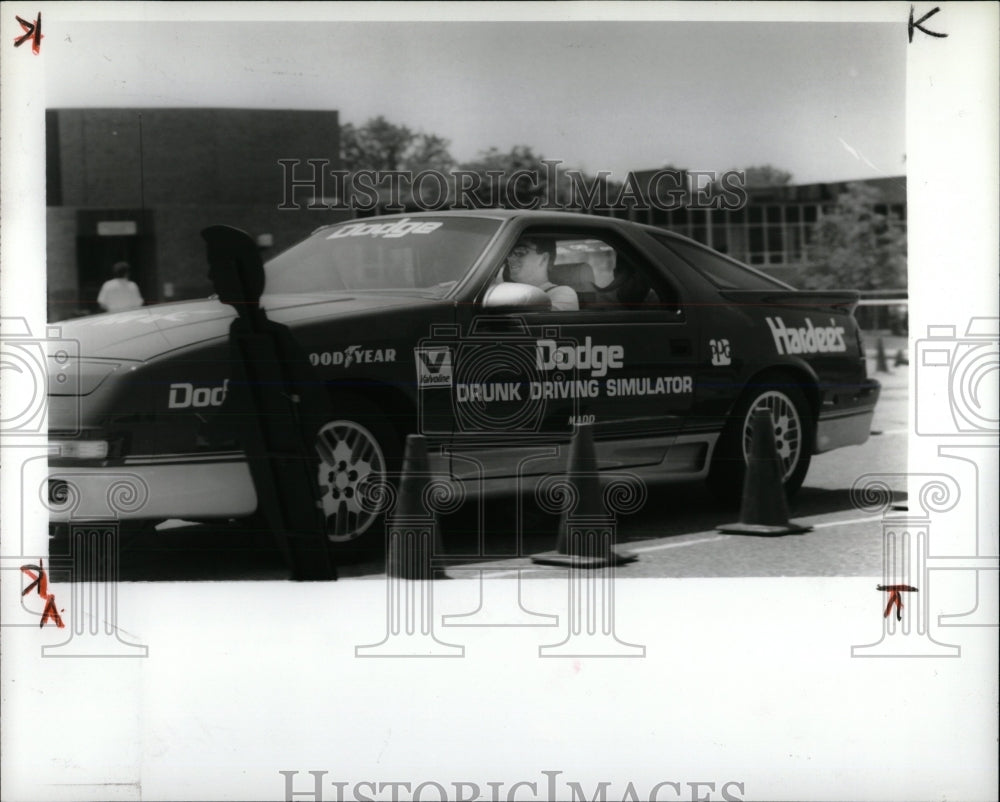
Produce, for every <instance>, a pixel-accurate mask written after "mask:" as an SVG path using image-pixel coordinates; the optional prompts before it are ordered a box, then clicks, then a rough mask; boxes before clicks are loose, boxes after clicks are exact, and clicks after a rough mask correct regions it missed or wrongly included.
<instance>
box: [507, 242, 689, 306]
mask: <svg viewBox="0 0 1000 802" xmlns="http://www.w3.org/2000/svg"><path fill="white" fill-rule="evenodd" d="M542 237H546V238H547V239H548V241H549V242H550V243H551V245H550V246H549V252H550V254H552V255H553V259H552V261H551V264H550V265H549V268H548V281H549V282H550V283H551V284H554V285H556V287H557V288H558V289H556V290H550V294H552V293H553V292H564V291H565V288H569V289H570V290H572V291H573V293H575V295H576V298H577V300H578V305H579V309H580V310H588V311H589V310H609V311H610V310H623V309H637V310H641V309H645V310H656V309H662V308H664V307H669V308H676V306H677V303H678V297H677V294H676V292H674V291H672V288H670V287H669V286H668V285H666V284H665V283H664V282H662V280H661V281H654V280H653V278H652V276H651V275H650V271H649V269H648V268H644V267H643V266H641V262H640V260H639V259H638V258H637V257H635V256H633V255H631V254H630V253H629V252H628V251H626V249H625V248H623V247H622V246H621V245H619V244H617V243H616V242H615V241H614V240H612V239H611V238H605V237H595V236H593V235H587V234H583V233H575V232H573V233H570V232H563V233H554V232H552V233H548V232H547V233H545V234H542V233H539V234H534V233H533V232H531V231H529V232H526V233H525V235H524V237H523V239H527V240H529V241H530V240H533V239H541V238H542ZM502 277H503V280H505V281H510V280H513V279H512V276H511V274H510V271H509V270H508V269H507V268H506V266H505V267H504V270H503V272H502Z"/></svg>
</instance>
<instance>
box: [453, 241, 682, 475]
mask: <svg viewBox="0 0 1000 802" xmlns="http://www.w3.org/2000/svg"><path fill="white" fill-rule="evenodd" d="M524 240H534V241H538V242H542V243H547V247H549V248H551V254H552V256H553V258H552V260H551V264H550V265H549V270H548V279H549V284H550V285H555V287H558V288H560V289H559V290H556V291H555V292H550V295H555V296H556V297H559V298H562V297H564V295H565V292H564V289H563V288H565V287H569V288H571V289H572V290H573V291H574V293H575V295H576V298H577V308H575V309H571V308H570V309H549V310H546V311H530V312H521V313H511V314H505V315H491V314H489V313H488V310H484V309H482V308H480V307H477V306H473V307H471V308H470V309H468V310H466V312H465V315H466V318H467V320H468V328H469V331H470V332H474V335H475V336H474V337H473V338H472V339H474V340H477V341H479V343H480V344H478V345H475V346H473V349H474V351H475V352H476V353H477V354H478V357H477V358H479V359H480V360H482V364H483V368H482V369H481V370H479V371H478V375H479V377H480V379H482V377H486V376H489V375H493V376H494V377H499V376H500V374H501V373H502V371H501V369H500V367H499V366H500V365H501V364H506V365H507V366H508V371H509V375H510V376H513V375H514V374H515V373H516V374H517V375H518V378H517V379H516V380H515V379H513V378H502V379H499V381H497V382H494V383H495V384H498V385H499V386H497V387H493V388H492V389H488V384H489V382H488V381H472V382H471V384H473V385H475V384H480V385H482V386H480V387H478V388H475V389H469V388H467V389H465V390H462V391H461V393H462V394H461V395H456V406H457V408H458V411H459V413H458V414H459V419H460V425H459V429H460V432H459V433H458V435H457V437H456V448H458V449H460V450H461V449H462V448H466V449H474V446H475V440H476V437H475V433H474V431H473V430H474V429H475V422H476V420H475V418H476V416H480V422H483V421H489V422H490V423H492V424H494V425H496V424H499V421H501V420H504V419H506V420H507V421H509V422H510V423H511V424H512V425H511V426H510V427H508V428H507V429H506V430H505V435H504V437H503V438H502V439H501V440H500V441H498V442H497V443H496V444H495V446H494V448H493V449H492V451H490V450H489V449H485V448H481V449H480V458H481V459H485V460H486V462H487V463H488V464H487V466H486V473H487V476H488V477H498V476H507V475H514V473H515V472H519V473H520V475H524V474H525V473H526V472H546V471H548V470H551V468H552V465H551V464H550V462H549V461H547V460H545V459H544V458H539V459H537V460H535V461H534V462H533V463H532V464H531V465H527V464H526V462H525V461H526V460H529V459H530V455H531V454H533V453H540V449H542V447H543V446H545V445H553V444H557V445H558V444H564V443H566V442H568V441H569V439H570V436H571V435H572V432H573V427H574V425H576V424H580V423H587V424H592V425H593V430H592V431H593V433H594V438H595V445H596V448H597V455H598V460H599V462H600V465H601V467H602V468H629V467H638V466H643V465H658V464H660V463H662V462H663V461H664V460H666V459H667V458H668V454H669V452H670V449H671V446H672V445H673V444H674V443H675V442H676V439H677V437H678V435H679V434H680V432H681V430H682V429H683V426H684V419H685V415H686V413H688V412H689V411H690V409H691V406H692V403H693V398H694V375H695V374H694V368H695V364H696V362H695V361H696V351H697V349H696V342H697V332H696V331H695V327H694V323H693V322H692V320H691V318H690V312H689V311H688V310H687V309H685V307H684V304H683V298H682V295H681V289H680V288H679V286H677V285H675V284H673V283H672V282H670V281H669V279H667V278H665V277H664V276H663V275H662V274H661V273H659V272H657V271H655V270H654V269H653V268H652V266H651V265H650V264H649V263H648V262H647V261H646V259H645V257H643V256H642V254H641V253H640V251H639V250H638V249H636V248H635V247H634V246H633V245H631V244H630V243H629V241H628V240H627V239H626V238H625V237H624V236H622V235H620V234H619V233H618V232H616V231H614V230H612V229H611V228H609V227H607V226H602V227H598V226H594V227H587V226H579V225H576V226H572V227H552V226H546V227H537V226H536V227H528V228H526V229H525V230H524V231H523V232H522V233H521V238H520V239H519V242H520V241H524ZM497 270H498V275H497V280H500V281H502V280H505V279H509V278H510V277H511V276H510V274H509V272H507V271H508V266H507V265H505V264H504V263H503V262H501V264H500V265H499V266H498V268H497ZM549 289H550V290H551V289H552V288H551V287H549ZM467 345H468V343H467ZM491 351H492V354H493V356H492V357H490V358H485V355H486V354H487V353H490V352H491ZM474 373H475V371H469V370H466V372H465V375H466V376H471V375H473V374H474ZM518 387H519V388H520V389H519V390H518V389H516V388H518ZM473 394H474V395H475V396H476V397H475V398H473V397H472V396H473ZM473 403H474V406H469V405H470V404H473ZM463 404H464V405H466V406H463ZM473 410H474V411H475V415H473V414H468V413H470V412H472V411H473ZM463 414H464V417H465V421H466V423H465V424H462V423H461V420H462V418H463ZM498 428H500V427H499V426H498ZM487 452H489V453H487ZM484 455H485V456H484Z"/></svg>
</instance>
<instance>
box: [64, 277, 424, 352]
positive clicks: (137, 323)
mask: <svg viewBox="0 0 1000 802" xmlns="http://www.w3.org/2000/svg"><path fill="white" fill-rule="evenodd" d="M440 303H442V302H441V301H438V300H431V299H427V298H414V297H410V296H407V297H403V296H398V295H393V296H388V295H381V294H371V295H349V294H330V295H325V296H322V297H315V296H310V297H308V298H304V297H303V296H293V295H285V296H266V297H265V298H264V299H263V301H262V304H261V305H262V306H263V307H264V309H265V310H266V311H267V313H268V317H269V319H271V320H273V321H274V322H276V323H283V324H285V325H289V326H294V325H295V324H296V323H298V322H300V321H307V320H314V319H316V318H336V317H351V316H354V315H369V314H373V313H376V312H381V311H384V310H387V309H391V308H398V307H410V308H412V307H417V306H423V305H432V304H440ZM235 317H236V312H235V311H234V310H233V308H232V307H230V306H226V305H225V304H222V303H220V302H219V301H217V300H215V299H207V300H199V301H184V302H181V303H172V304H157V305H155V306H147V307H143V308H141V309H135V310H132V311H130V312H115V313H109V314H103V315H91V316H89V317H84V318H77V319H75V320H67V321H63V322H60V323H59V324H58V325H59V327H60V329H61V331H60V335H61V337H62V339H63V340H75V341H76V342H78V343H79V354H80V356H81V357H84V358H97V359H114V360H119V361H121V360H127V361H137V362H142V361H145V360H148V359H152V358H153V357H156V356H158V355H160V354H163V353H166V352H167V351H172V350H174V349H177V348H184V347H186V346H189V345H194V344H195V343H199V342H204V341H207V340H214V339H217V338H219V337H225V336H226V335H228V333H229V325H230V323H231V322H232V320H233V319H234V318H235Z"/></svg>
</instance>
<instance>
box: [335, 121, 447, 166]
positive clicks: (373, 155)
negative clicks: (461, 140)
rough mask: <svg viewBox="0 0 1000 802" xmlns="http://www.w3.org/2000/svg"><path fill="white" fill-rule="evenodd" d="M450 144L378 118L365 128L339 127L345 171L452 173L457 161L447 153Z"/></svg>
mask: <svg viewBox="0 0 1000 802" xmlns="http://www.w3.org/2000/svg"><path fill="white" fill-rule="evenodd" d="M450 144H451V143H450V142H449V141H448V140H447V139H444V138H442V137H440V136H437V135H436V134H424V133H415V132H414V131H412V130H410V129H409V128H407V127H406V126H405V125H396V124H395V123H391V122H389V121H388V120H387V119H386V118H385V117H383V116H381V115H379V116H378V117H373V118H372V119H370V120H368V121H367V122H366V123H365V124H364V125H362V126H354V125H351V124H350V123H347V124H345V125H342V126H341V127H340V150H341V158H342V160H343V164H344V168H345V169H346V170H350V171H352V172H354V171H357V170H377V171H379V172H387V171H391V170H412V171H413V172H420V171H421V170H441V171H448V170H450V169H451V168H452V167H453V166H454V164H455V161H454V159H452V157H451V153H449V152H448V147H449V145H450Z"/></svg>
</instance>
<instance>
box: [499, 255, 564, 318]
mask: <svg viewBox="0 0 1000 802" xmlns="http://www.w3.org/2000/svg"><path fill="white" fill-rule="evenodd" d="M555 260H556V246H555V242H554V241H552V240H545V239H541V238H535V237H521V239H519V240H518V241H517V245H515V246H514V247H513V248H511V249H510V253H509V254H507V262H506V265H505V268H504V278H505V279H507V280H508V281H516V282H519V283H521V284H533V285H534V286H536V287H538V288H539V289H541V290H544V291H545V294H546V295H548V296H549V298H550V299H551V300H552V309H553V310H554V311H562V312H572V311H576V310H577V309H579V308H580V299H579V298H578V297H577V295H576V290H574V289H573V288H572V287H567V286H566V285H564V284H553V283H552V282H551V281H549V265H551V264H553V263H554V262H555Z"/></svg>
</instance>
